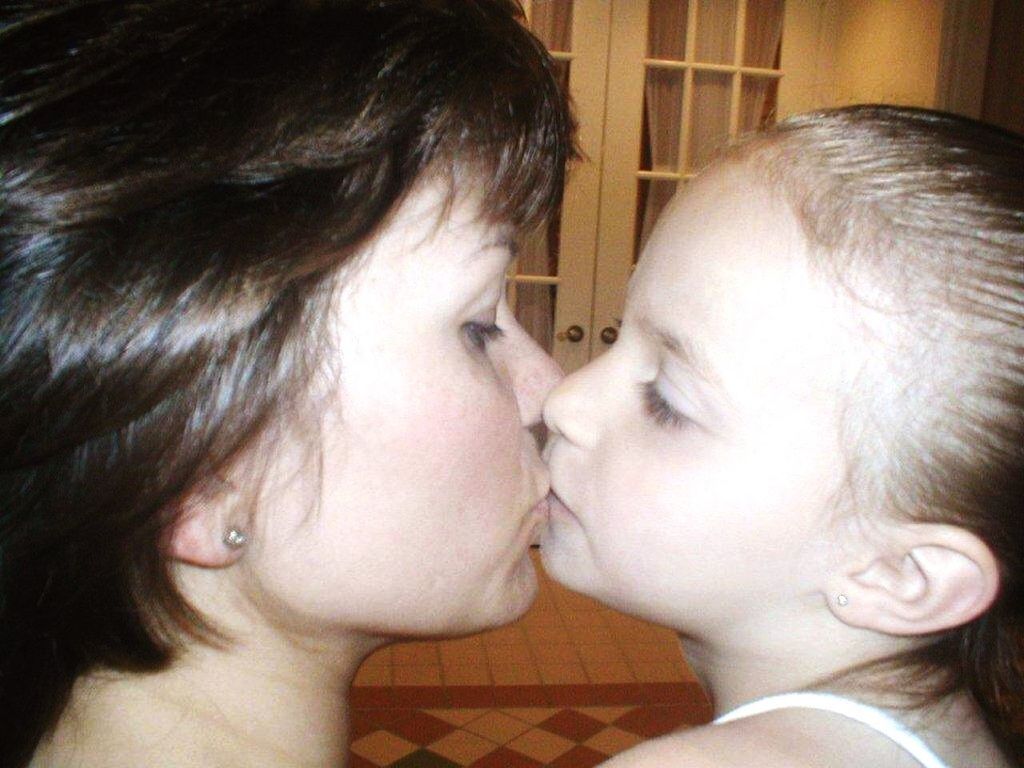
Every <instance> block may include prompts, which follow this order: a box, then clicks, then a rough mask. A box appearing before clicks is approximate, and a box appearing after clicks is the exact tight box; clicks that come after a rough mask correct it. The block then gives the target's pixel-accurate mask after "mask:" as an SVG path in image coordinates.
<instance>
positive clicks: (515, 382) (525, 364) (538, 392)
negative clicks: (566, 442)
mask: <svg viewBox="0 0 1024 768" xmlns="http://www.w3.org/2000/svg"><path fill="white" fill-rule="evenodd" d="M514 346H515V348H514V349H512V350H510V352H511V353H512V354H511V360H510V361H509V362H510V364H509V366H508V369H509V376H510V378H511V380H512V390H513V391H514V392H515V396H516V404H517V405H518V406H519V415H520V419H521V420H522V423H523V426H524V427H533V426H536V425H538V424H540V422H541V410H542V408H543V407H544V400H545V398H547V396H548V393H549V392H551V390H552V389H553V388H554V387H555V385H556V384H558V382H559V381H561V380H562V378H563V377H564V376H565V374H564V373H562V369H561V368H560V367H559V365H558V363H556V362H555V361H554V360H553V359H552V358H551V356H550V355H548V354H547V353H546V352H545V351H544V350H543V349H541V348H540V345H538V344H537V342H535V341H534V340H533V339H532V338H531V337H530V336H529V335H527V334H526V333H525V332H521V336H520V338H519V339H518V343H517V344H515V345H514Z"/></svg>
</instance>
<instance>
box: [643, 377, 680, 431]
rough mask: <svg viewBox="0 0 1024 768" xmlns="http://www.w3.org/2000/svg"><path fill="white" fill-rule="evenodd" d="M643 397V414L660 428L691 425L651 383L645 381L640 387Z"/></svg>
mask: <svg viewBox="0 0 1024 768" xmlns="http://www.w3.org/2000/svg"><path fill="white" fill-rule="evenodd" d="M640 391H641V396H642V397H643V403H644V412H645V413H646V414H647V415H648V416H649V417H650V418H651V419H653V420H654V423H655V424H657V425H658V426H661V427H677V428H678V427H683V426H685V425H687V424H689V423H691V421H690V419H688V418H687V417H686V416H684V415H683V414H681V413H680V412H679V411H677V410H676V409H675V408H673V407H672V406H671V405H669V403H668V401H666V400H665V398H663V397H662V396H661V394H660V393H659V392H658V388H657V387H656V386H655V385H654V382H653V381H645V382H644V383H643V384H641V385H640Z"/></svg>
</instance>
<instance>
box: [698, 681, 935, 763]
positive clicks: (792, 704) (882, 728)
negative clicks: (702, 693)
mask: <svg viewBox="0 0 1024 768" xmlns="http://www.w3.org/2000/svg"><path fill="white" fill-rule="evenodd" d="M777 709H820V710H824V711H826V712H835V713H836V714H837V715H842V716H843V717H848V718H850V719H851V720H856V721H857V722H859V723H863V724H864V725H866V726H868V727H869V728H871V729H873V730H875V731H877V732H878V733H880V734H882V735H883V736H886V737H888V738H889V739H891V740H892V741H894V742H896V743H897V744H898V745H899V746H901V747H903V749H905V750H906V751H907V752H908V753H909V754H910V755H911V756H913V757H914V758H915V759H916V760H917V761H918V762H919V763H920V764H921V765H923V766H924V768H949V766H947V765H946V764H945V763H944V762H942V760H941V759H940V758H939V756H938V755H936V754H935V753H934V752H932V750H931V749H930V748H929V747H928V745H927V744H925V743H924V742H923V741H922V740H921V738H920V737H919V736H918V735H917V734H915V733H912V732H911V731H909V730H908V729H907V727H906V726H905V725H903V723H901V722H899V721H898V720H896V719H895V718H893V717H891V716H890V715H888V714H886V713H885V712H883V711H882V710H880V709H877V708H876V707H872V706H869V705H868V704H862V703H860V702H859V701H854V700H853V699H847V698H844V697H842V696H836V695H835V694H831V693H815V692H811V691H805V692H796V693H782V694H779V695H778V696H767V697H765V698H763V699H755V700H754V701H751V702H749V703H747V704H744V705H743V706H740V707H737V708H736V709H734V710H733V711H732V712H729V713H727V714H724V715H722V716H721V717H718V718H716V719H715V721H714V722H715V724H716V725H717V724H719V723H728V722H732V721H733V720H741V719H743V718H745V717H753V716H754V715H763V714H764V713H765V712H774V711H775V710H777Z"/></svg>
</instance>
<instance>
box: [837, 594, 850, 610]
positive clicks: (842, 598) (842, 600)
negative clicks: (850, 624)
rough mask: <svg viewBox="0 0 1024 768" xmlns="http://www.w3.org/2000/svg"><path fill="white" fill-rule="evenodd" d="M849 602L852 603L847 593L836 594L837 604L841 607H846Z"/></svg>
mask: <svg viewBox="0 0 1024 768" xmlns="http://www.w3.org/2000/svg"><path fill="white" fill-rule="evenodd" d="M849 604H850V598H848V597H847V596H846V595H844V594H839V595H836V605H838V606H839V607H840V608H845V607H846V606H848V605H849Z"/></svg>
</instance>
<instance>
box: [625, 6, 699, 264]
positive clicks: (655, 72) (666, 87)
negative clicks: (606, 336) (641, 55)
mask: <svg viewBox="0 0 1024 768" xmlns="http://www.w3.org/2000/svg"><path fill="white" fill-rule="evenodd" d="M688 5H689V3H688V2H687V0H650V16H649V21H648V25H647V52H648V55H649V56H650V57H652V58H656V59H670V60H672V61H684V60H685V58H686V19H687V14H688ZM682 105H683V72H682V70H677V69H655V68H649V69H648V70H647V74H646V84H645V88H644V136H643V141H642V145H643V147H644V158H643V161H642V164H643V167H645V168H646V169H649V170H652V171H668V172H670V173H675V172H678V170H679V135H680V130H681V127H682V126H681V122H682ZM675 190H676V185H675V184H673V183H671V182H666V181H651V182H641V184H640V195H639V197H638V199H637V211H638V215H639V218H640V226H639V227H638V232H637V242H636V253H635V254H634V256H635V255H638V254H639V250H640V248H641V247H642V246H643V244H644V243H645V242H647V237H648V235H650V230H651V227H652V226H653V225H654V221H655V220H656V219H657V217H658V214H659V213H660V212H661V209H662V208H664V207H665V204H666V203H667V202H668V201H669V199H670V198H671V197H672V195H673V194H674V193H675Z"/></svg>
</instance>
